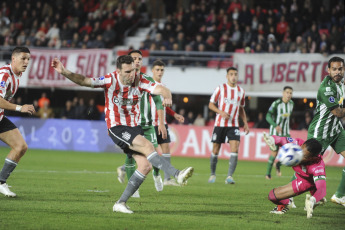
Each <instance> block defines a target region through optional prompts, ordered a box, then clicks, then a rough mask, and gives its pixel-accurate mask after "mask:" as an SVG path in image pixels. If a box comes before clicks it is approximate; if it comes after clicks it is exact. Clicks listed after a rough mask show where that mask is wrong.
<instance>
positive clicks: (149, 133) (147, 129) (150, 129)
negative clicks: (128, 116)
mask: <svg viewBox="0 0 345 230" xmlns="http://www.w3.org/2000/svg"><path fill="white" fill-rule="evenodd" d="M141 128H142V130H143V131H144V136H145V138H146V139H147V140H149V141H150V142H151V143H152V144H153V146H154V147H155V148H157V147H158V143H157V136H156V131H155V127H154V126H141Z"/></svg>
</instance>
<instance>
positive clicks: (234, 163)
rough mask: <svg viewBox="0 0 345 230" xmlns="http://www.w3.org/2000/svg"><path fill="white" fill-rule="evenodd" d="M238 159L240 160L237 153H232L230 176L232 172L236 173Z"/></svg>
mask: <svg viewBox="0 0 345 230" xmlns="http://www.w3.org/2000/svg"><path fill="white" fill-rule="evenodd" d="M237 160H238V155H237V153H230V160H229V171H228V176H232V174H234V172H235V169H236V166H237Z"/></svg>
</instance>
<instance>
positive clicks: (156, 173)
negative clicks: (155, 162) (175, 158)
mask: <svg viewBox="0 0 345 230" xmlns="http://www.w3.org/2000/svg"><path fill="white" fill-rule="evenodd" d="M152 167H153V175H154V176H158V175H159V168H156V167H155V166H152Z"/></svg>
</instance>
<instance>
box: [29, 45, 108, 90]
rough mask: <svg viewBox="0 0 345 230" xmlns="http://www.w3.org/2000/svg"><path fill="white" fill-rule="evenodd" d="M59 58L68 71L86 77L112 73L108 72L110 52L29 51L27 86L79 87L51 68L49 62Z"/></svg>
mask: <svg viewBox="0 0 345 230" xmlns="http://www.w3.org/2000/svg"><path fill="white" fill-rule="evenodd" d="M55 57H57V58H59V59H60V60H61V62H62V63H63V65H64V66H65V67H66V68H67V69H68V70H70V71H72V72H75V73H78V74H82V75H84V76H87V77H100V76H104V75H106V74H107V73H109V72H111V71H114V69H113V70H108V69H109V67H110V62H111V60H110V59H111V50H102V49H88V50H40V49H32V50H31V60H30V62H31V64H30V66H29V69H28V71H27V72H28V81H27V85H28V86H35V87H37V86H45V87H66V86H68V87H79V86H77V85H76V84H75V83H73V82H71V81H70V80H68V79H66V78H65V77H64V76H62V75H60V74H58V73H57V72H56V71H55V70H54V69H53V68H52V67H51V66H50V64H51V61H52V60H53V59H54V58H55Z"/></svg>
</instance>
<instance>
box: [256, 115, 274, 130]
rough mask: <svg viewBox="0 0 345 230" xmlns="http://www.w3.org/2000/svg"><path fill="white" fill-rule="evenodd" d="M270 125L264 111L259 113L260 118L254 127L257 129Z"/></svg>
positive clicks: (266, 127)
mask: <svg viewBox="0 0 345 230" xmlns="http://www.w3.org/2000/svg"><path fill="white" fill-rule="evenodd" d="M269 127H270V125H269V124H268V123H267V121H266V117H265V115H264V113H263V112H259V113H258V119H257V121H256V122H255V125H254V128H257V129H268V128H269Z"/></svg>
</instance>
